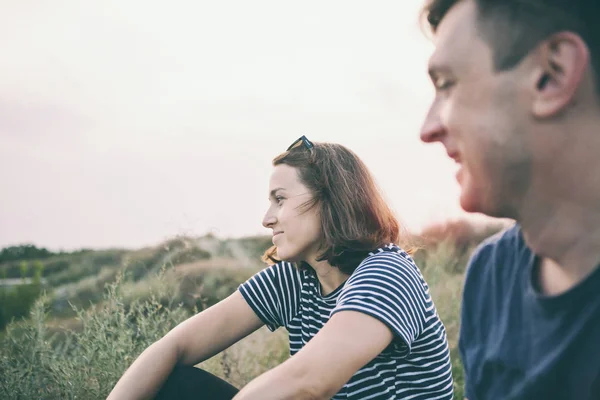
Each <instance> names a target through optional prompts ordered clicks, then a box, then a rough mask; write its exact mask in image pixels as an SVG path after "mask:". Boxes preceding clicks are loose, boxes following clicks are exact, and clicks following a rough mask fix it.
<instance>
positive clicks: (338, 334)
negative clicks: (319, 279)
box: [234, 311, 393, 400]
mask: <svg viewBox="0 0 600 400" xmlns="http://www.w3.org/2000/svg"><path fill="white" fill-rule="evenodd" d="M392 339H393V334H392V331H391V330H390V328H388V326H387V325H385V324H384V323H383V322H381V321H379V320H378V319H376V318H374V317H371V316H369V315H367V314H364V313H361V312H357V311H340V312H338V313H336V314H334V315H333V316H332V317H331V319H330V320H329V321H328V322H327V323H326V324H325V325H324V326H323V328H322V329H321V330H320V331H319V332H318V333H317V334H316V335H315V337H313V338H312V339H311V340H310V341H309V342H308V343H307V344H306V345H305V346H304V347H303V348H302V350H300V351H299V352H298V353H297V354H295V355H294V356H293V357H291V358H290V359H288V360H287V361H285V362H284V363H282V364H281V365H279V366H277V367H276V368H274V369H272V370H270V371H268V372H266V373H264V374H263V375H261V376H259V377H258V378H256V379H254V380H253V381H252V382H250V383H249V384H248V385H247V386H246V387H244V388H243V389H242V390H241V391H240V392H239V393H238V395H237V396H236V397H235V398H234V399H235V400H248V399H257V400H258V399H260V400H270V399H277V400H281V399H311V400H312V399H330V398H331V397H332V396H333V395H335V394H336V393H337V392H338V391H339V390H340V389H341V388H342V387H343V386H344V385H345V384H346V383H347V382H348V381H349V380H350V378H352V375H354V373H355V372H356V371H358V370H359V369H360V368H362V367H363V366H364V365H365V364H367V363H368V362H369V361H371V360H372V359H374V358H375V357H377V355H379V354H380V353H381V352H382V351H383V350H384V349H385V348H386V347H387V346H388V345H389V344H390V343H391V341H392Z"/></svg>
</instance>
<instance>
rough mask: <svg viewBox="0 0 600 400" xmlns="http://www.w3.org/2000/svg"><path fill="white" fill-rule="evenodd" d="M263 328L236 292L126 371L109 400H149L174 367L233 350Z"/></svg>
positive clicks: (177, 330)
mask: <svg viewBox="0 0 600 400" xmlns="http://www.w3.org/2000/svg"><path fill="white" fill-rule="evenodd" d="M262 325H263V323H262V321H261V320H260V319H259V318H258V317H257V316H256V314H255V313H254V311H253V310H252V309H251V308H250V306H249V305H248V303H247V302H246V300H244V298H243V297H242V295H241V294H240V293H239V292H238V291H236V292H235V293H234V294H232V295H231V296H229V297H228V298H226V299H224V300H222V301H221V302H219V303H217V304H215V305H214V306H212V307H210V308H208V309H206V310H204V311H202V312H201V313H198V314H196V315H194V316H193V317H191V318H189V319H187V320H186V321H184V322H182V323H181V324H179V325H177V326H176V327H175V328H173V329H172V330H171V331H170V332H169V333H168V334H166V335H165V337H163V338H162V339H160V340H159V341H157V342H156V343H154V344H153V345H151V346H150V347H148V348H147V349H146V350H145V351H144V352H143V353H142V354H141V355H140V356H139V357H138V359H137V360H136V361H135V362H134V363H133V364H132V365H131V366H130V367H129V369H127V371H126V372H125V374H124V375H123V376H122V377H121V379H120V380H119V382H117V385H116V386H115V387H114V389H113V390H112V392H111V393H110V395H109V396H108V400H117V399H128V400H131V399H149V398H152V397H154V395H155V394H156V393H157V392H158V391H159V390H160V388H161V387H162V385H163V384H164V382H165V381H166V380H167V378H168V377H169V374H170V373H171V372H172V371H173V368H174V367H175V365H178V364H180V365H195V364H198V363H199V362H202V361H204V360H206V359H208V358H210V357H212V356H213V355H215V354H217V353H218V352H220V351H222V350H224V349H226V348H227V347H229V346H231V345H232V344H233V343H235V342H237V341H238V340H240V339H241V338H243V337H245V336H247V335H248V334H250V333H252V332H254V331H255V330H257V329H258V328H260V327H261V326H262Z"/></svg>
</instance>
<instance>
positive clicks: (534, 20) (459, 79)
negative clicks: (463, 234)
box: [421, 0, 600, 400]
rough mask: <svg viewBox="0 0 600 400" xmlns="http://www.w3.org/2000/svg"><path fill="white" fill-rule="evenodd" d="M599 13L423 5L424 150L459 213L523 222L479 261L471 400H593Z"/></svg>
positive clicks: (598, 269) (470, 331)
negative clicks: (443, 167) (439, 160)
mask: <svg viewBox="0 0 600 400" xmlns="http://www.w3.org/2000/svg"><path fill="white" fill-rule="evenodd" d="M599 3H600V2H599V1H598V0H577V1H574V0H572V1H567V0H458V1H457V0H431V1H430V2H429V3H428V4H427V5H426V7H425V9H424V16H425V17H426V20H427V21H428V23H429V25H430V28H431V30H432V32H433V33H434V37H435V44H436V50H435V52H434V54H433V55H432V56H431V59H430V66H429V74H430V76H431V79H432V81H433V84H434V85H435V89H436V96H435V99H434V101H433V103H432V105H431V109H430V110H429V113H428V114H427V117H426V120H425V122H424V124H423V128H422V132H421V139H422V140H423V141H425V142H428V143H434V142H440V143H442V144H443V145H444V146H445V148H446V150H447V152H448V155H449V156H450V157H452V158H453V159H454V160H456V162H457V163H458V164H459V166H460V168H459V170H458V173H457V179H458V182H459V183H460V186H461V195H460V203H461V206H462V207H463V208H464V209H465V210H466V211H470V212H481V213H484V214H487V215H490V216H493V217H503V218H513V219H515V220H516V221H517V224H516V225H515V226H514V227H513V228H511V229H509V230H507V231H505V232H503V233H501V234H499V235H497V236H495V237H493V238H490V239H488V240H487V241H486V242H485V243H483V244H482V245H481V246H480V247H479V248H478V249H477V250H476V252H475V253H474V254H473V256H472V258H471V261H470V262H469V267H468V270H467V276H466V281H465V287H464V295H463V296H464V297H463V304H462V317H461V318H462V323H461V333H460V340H459V348H460V353H461V357H462V360H463V364H464V367H465V375H466V383H465V385H466V387H465V390H466V397H468V398H469V400H480V399H503V400H507V399H528V400H529V399H533V400H536V399H569V400H580V399H600V265H599V264H600V24H599V23H598V19H599V18H600V4H599Z"/></svg>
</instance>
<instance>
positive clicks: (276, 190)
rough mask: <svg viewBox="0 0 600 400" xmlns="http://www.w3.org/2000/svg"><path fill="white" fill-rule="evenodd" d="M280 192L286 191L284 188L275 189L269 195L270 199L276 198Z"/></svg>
mask: <svg viewBox="0 0 600 400" xmlns="http://www.w3.org/2000/svg"><path fill="white" fill-rule="evenodd" d="M279 190H285V189H284V188H282V187H278V188H275V189H273V190H271V193H270V194H269V198H270V199H272V198H273V197H275V195H276V194H277V192H278V191H279Z"/></svg>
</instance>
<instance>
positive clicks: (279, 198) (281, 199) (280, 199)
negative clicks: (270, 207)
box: [275, 196, 283, 204]
mask: <svg viewBox="0 0 600 400" xmlns="http://www.w3.org/2000/svg"><path fill="white" fill-rule="evenodd" d="M275 200H276V201H277V204H281V202H282V201H283V197H281V196H275Z"/></svg>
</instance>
